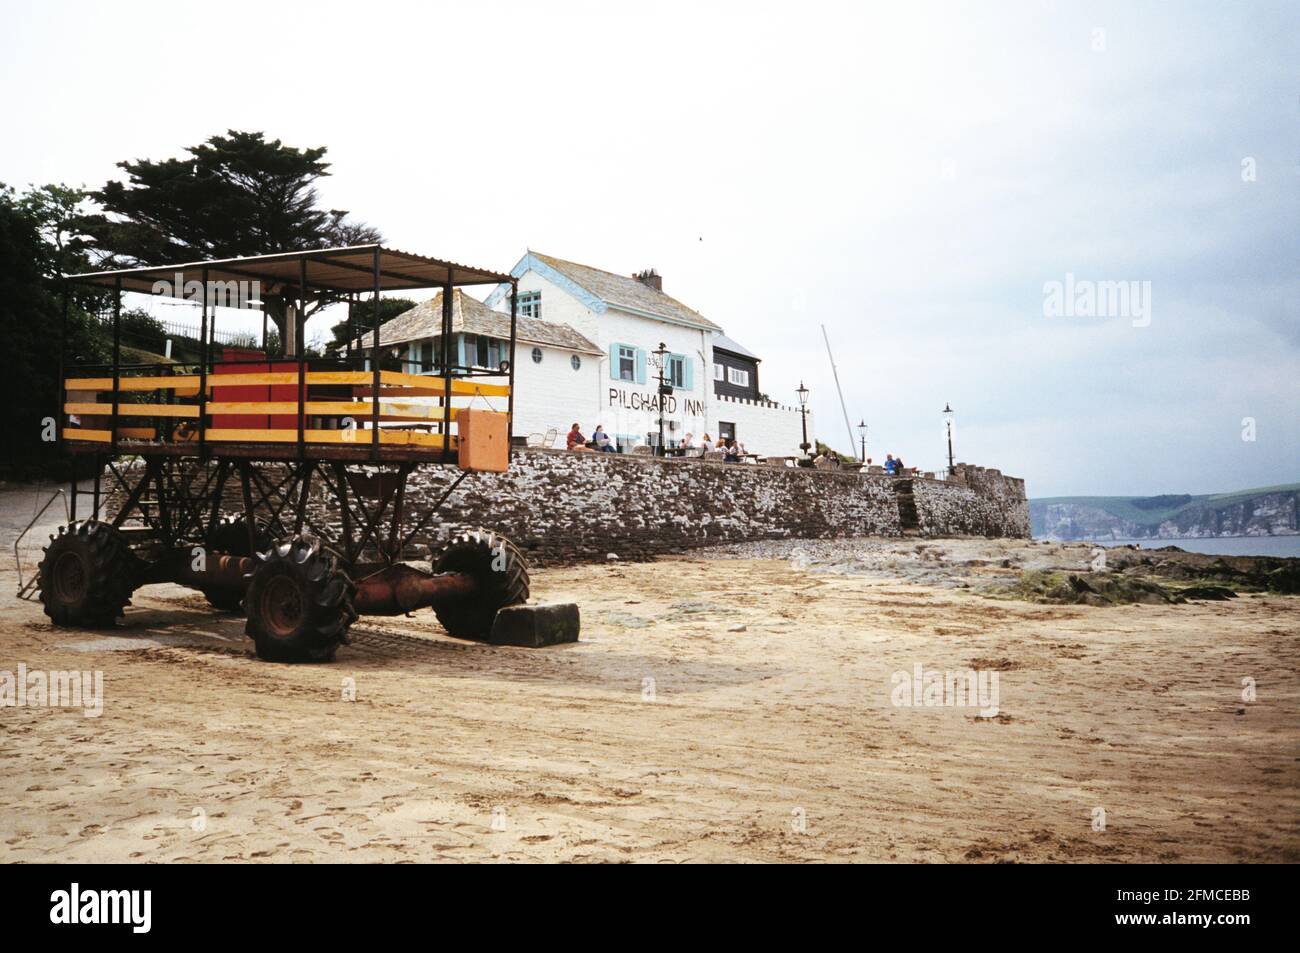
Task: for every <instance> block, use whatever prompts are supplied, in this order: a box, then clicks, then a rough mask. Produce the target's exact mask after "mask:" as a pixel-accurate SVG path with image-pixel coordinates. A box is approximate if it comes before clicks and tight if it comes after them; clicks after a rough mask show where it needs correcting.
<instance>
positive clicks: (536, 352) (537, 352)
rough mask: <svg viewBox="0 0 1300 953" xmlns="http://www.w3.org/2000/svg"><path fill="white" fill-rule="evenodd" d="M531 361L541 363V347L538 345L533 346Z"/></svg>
mask: <svg viewBox="0 0 1300 953" xmlns="http://www.w3.org/2000/svg"><path fill="white" fill-rule="evenodd" d="M533 363H534V364H540V363H542V349H541V348H540V347H535V348H533Z"/></svg>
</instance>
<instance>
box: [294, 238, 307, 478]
mask: <svg viewBox="0 0 1300 953" xmlns="http://www.w3.org/2000/svg"><path fill="white" fill-rule="evenodd" d="M293 323H294V326H295V332H294V340H295V341H296V342H297V343H298V459H299V460H301V459H302V458H303V457H304V456H305V455H306V450H307V448H306V446H305V445H304V438H305V437H306V435H307V434H306V427H307V419H306V416H307V415H306V410H307V342H306V340H305V338H306V337H307V259H306V258H300V259H298V307H297V308H296V309H295V312H294V316H293Z"/></svg>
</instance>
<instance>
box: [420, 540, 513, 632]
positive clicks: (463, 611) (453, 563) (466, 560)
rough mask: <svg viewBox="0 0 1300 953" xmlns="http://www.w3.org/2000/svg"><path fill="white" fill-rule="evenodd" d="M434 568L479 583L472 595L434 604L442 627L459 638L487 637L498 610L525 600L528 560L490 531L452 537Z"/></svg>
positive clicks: (509, 543) (437, 571) (510, 543)
mask: <svg viewBox="0 0 1300 953" xmlns="http://www.w3.org/2000/svg"><path fill="white" fill-rule="evenodd" d="M433 571H434V572H435V573H444V572H459V573H465V574H466V575H468V576H473V577H474V579H475V580H476V581H477V582H478V592H477V593H476V594H475V595H474V596H472V597H470V598H467V599H452V600H446V601H443V602H440V603H439V604H438V605H435V606H434V607H433V611H434V614H435V615H436V616H437V617H438V621H439V622H440V623H442V627H443V628H444V629H446V630H447V632H448V633H449V634H451V635H454V636H455V637H456V638H458V639H475V640H483V639H486V638H487V637H488V635H489V634H490V633H491V631H492V622H493V620H494V619H496V616H497V610H498V609H504V608H505V607H506V606H515V605H520V604H521V603H524V602H527V601H528V585H529V583H528V563H527V561H526V560H525V559H524V555H523V553H521V552H520V551H519V549H518V547H516V546H515V544H514V543H512V542H510V540H508V539H506V538H505V537H504V536H500V535H498V534H496V533H493V532H492V531H491V530H486V529H474V530H469V531H468V532H464V533H461V534H459V535H457V536H455V537H454V538H453V539H452V540H451V541H450V542H449V543H448V544H447V545H446V546H445V547H444V548H443V550H442V552H441V553H440V554H439V555H438V558H437V559H435V560H434V561H433Z"/></svg>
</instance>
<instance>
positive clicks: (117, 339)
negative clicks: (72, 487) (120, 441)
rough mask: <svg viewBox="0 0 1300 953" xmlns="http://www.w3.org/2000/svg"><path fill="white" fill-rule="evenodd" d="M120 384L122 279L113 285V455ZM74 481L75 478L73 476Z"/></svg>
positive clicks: (115, 447) (111, 434) (115, 445)
mask: <svg viewBox="0 0 1300 953" xmlns="http://www.w3.org/2000/svg"><path fill="white" fill-rule="evenodd" d="M121 382H122V279H121V277H119V278H118V279H117V280H116V281H115V282H114V283H113V416H112V420H111V422H112V426H111V428H110V442H111V446H112V448H113V453H114V454H116V453H117V404H118V399H119V395H118V387H119V385H120V384H121ZM73 479H74V480H75V479H76V477H75V476H74V477H73Z"/></svg>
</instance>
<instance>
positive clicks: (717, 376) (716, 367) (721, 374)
mask: <svg viewBox="0 0 1300 953" xmlns="http://www.w3.org/2000/svg"><path fill="white" fill-rule="evenodd" d="M713 379H714V380H715V381H725V380H726V379H727V368H726V365H723V364H719V363H718V362H717V361H714V362H713Z"/></svg>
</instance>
